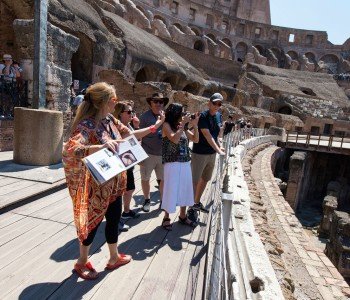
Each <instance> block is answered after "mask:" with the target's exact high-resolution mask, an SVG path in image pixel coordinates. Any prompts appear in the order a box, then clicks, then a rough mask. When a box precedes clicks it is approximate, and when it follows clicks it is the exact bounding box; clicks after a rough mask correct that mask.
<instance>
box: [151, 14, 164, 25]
mask: <svg viewBox="0 0 350 300" xmlns="http://www.w3.org/2000/svg"><path fill="white" fill-rule="evenodd" d="M153 19H154V20H161V21H162V22H163V23H164V24H166V21H165V19H164V18H163V17H162V16H160V15H155V16H154V17H153Z"/></svg>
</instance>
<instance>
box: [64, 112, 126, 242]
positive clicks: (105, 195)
mask: <svg viewBox="0 0 350 300" xmlns="http://www.w3.org/2000/svg"><path fill="white" fill-rule="evenodd" d="M128 135H130V129H129V128H128V127H126V126H125V125H123V124H122V123H121V122H120V121H118V120H117V119H115V118H114V117H113V116H112V115H108V116H107V117H106V118H105V119H103V120H101V122H100V123H99V124H98V125H97V126H96V122H95V120H94V119H93V118H89V119H84V120H82V121H81V122H80V123H79V124H78V126H77V128H76V129H75V130H74V132H72V134H71V135H70V138H69V140H68V141H67V143H65V145H64V147H63V154H62V155H63V159H62V160H63V166H64V171H65V174H66V181H67V185H68V189H69V193H70V196H71V198H72V201H73V210H74V222H75V225H76V228H77V234H78V238H79V240H80V241H83V240H85V239H86V238H87V236H88V234H89V232H91V231H92V230H93V229H94V228H95V227H96V226H97V225H98V224H99V223H100V222H101V221H102V220H103V218H104V215H105V213H106V211H107V208H108V205H109V204H110V203H111V202H113V201H115V200H116V198H117V197H119V196H122V195H123V193H124V191H125V188H126V172H122V173H120V174H118V175H117V176H116V177H115V178H113V179H112V180H110V181H108V182H107V183H105V184H104V185H102V186H100V185H98V184H97V183H96V182H95V180H94V179H93V177H92V176H91V174H90V173H89V171H88V170H87V169H86V167H85V165H84V163H83V161H82V158H84V157H86V156H87V155H88V149H89V146H91V145H99V144H104V143H106V142H107V141H109V140H111V139H122V138H125V137H126V136H128Z"/></svg>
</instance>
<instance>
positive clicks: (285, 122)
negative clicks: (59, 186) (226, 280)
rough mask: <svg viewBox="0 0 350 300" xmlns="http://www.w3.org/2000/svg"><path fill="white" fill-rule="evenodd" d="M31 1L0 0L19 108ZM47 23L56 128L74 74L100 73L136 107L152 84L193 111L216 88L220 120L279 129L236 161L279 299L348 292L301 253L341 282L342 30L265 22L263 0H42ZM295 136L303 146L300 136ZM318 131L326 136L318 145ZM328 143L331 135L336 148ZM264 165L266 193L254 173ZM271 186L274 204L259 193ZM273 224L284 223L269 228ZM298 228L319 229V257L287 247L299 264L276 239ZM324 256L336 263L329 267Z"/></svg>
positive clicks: (346, 192)
mask: <svg viewBox="0 0 350 300" xmlns="http://www.w3.org/2000/svg"><path fill="white" fill-rule="evenodd" d="M33 3H34V1H33V0H16V1H13V0H0V19H1V23H0V55H1V56H2V55H3V54H6V53H11V54H12V55H13V57H15V58H16V60H17V61H18V62H19V63H20V66H21V67H22V69H23V72H22V79H23V82H25V83H26V87H27V90H26V92H27V94H26V101H27V103H26V105H21V106H27V107H28V106H29V107H30V104H31V103H32V84H33V75H32V71H33V59H34V52H33V47H34V33H33V18H34V8H33ZM48 22H49V25H48V34H47V40H48V47H47V50H48V57H47V70H46V72H47V73H46V76H47V87H46V107H47V108H48V109H51V110H57V111H61V112H62V113H63V118H64V126H65V127H64V132H65V133H67V130H68V127H69V125H70V123H71V120H72V112H71V105H70V90H69V88H70V85H71V84H72V82H75V83H76V86H77V88H76V90H79V89H81V88H83V87H86V86H87V84H89V83H93V82H97V81H100V80H103V81H106V82H109V83H112V84H114V86H115V87H116V89H117V93H118V96H119V97H120V98H121V99H127V100H133V101H134V102H135V109H136V111H137V112H141V111H144V110H145V108H146V107H147V104H146V101H145V99H146V98H147V97H149V96H150V95H151V94H153V93H154V92H156V91H164V92H166V93H167V94H168V95H169V97H170V101H171V102H180V103H182V104H185V105H187V107H188V109H189V110H191V111H196V110H203V109H204V108H205V105H206V101H207V98H208V97H209V96H210V95H211V94H212V93H214V92H220V93H221V94H222V95H223V98H224V106H223V109H222V111H223V116H224V118H226V117H227V115H228V114H231V115H232V116H233V117H234V119H235V120H237V119H239V118H241V117H245V118H246V119H250V120H251V122H252V124H253V127H254V128H260V129H269V128H270V129H271V131H270V134H271V135H279V136H280V137H281V141H280V143H279V144H278V146H280V147H281V148H277V147H276V148H273V147H272V148H271V147H270V148H267V149H265V148H266V147H267V146H266V145H265V146H266V147H265V146H264V147H261V148H259V151H256V150H252V151H253V152H252V153H250V152H249V155H248V158H244V160H245V162H244V163H243V165H244V167H243V169H244V174H245V175H246V176H247V178H248V179H247V180H248V187H249V192H250V194H251V198H252V199H253V200H252V201H253V202H254V203H253V205H252V207H251V210H252V211H253V212H257V217H256V219H254V223H255V225H256V226H257V227H258V226H259V225H261V226H262V227H261V228H259V229H258V231H259V234H260V238H261V239H262V241H263V243H264V246H265V250H266V252H267V253H268V255H269V258H270V260H271V261H272V262H273V263H272V265H273V267H274V270H275V272H276V274H278V276H277V277H278V279H281V282H282V284H281V285H282V286H283V292H284V297H286V299H287V298H288V299H298V296H299V297H304V296H305V295H306V296H305V297H309V298H305V299H320V298H317V295H316V296H315V295H313V294H312V292H311V291H312V290H313V289H315V290H316V289H317V290H318V292H319V293H320V294H322V296H323V299H327V297H326V296H327V295H328V294H327V293H328V292H329V290H332V291H333V294H334V295H335V296H334V297H335V298H334V299H345V298H341V297H350V296H349V295H350V289H349V287H348V286H347V285H346V284H345V283H344V282H343V281H342V282H341V284H343V286H340V287H339V286H338V287H334V289H333V286H331V287H330V286H327V284H331V279H329V282H328V281H327V280H326V279H327V278H330V277H331V276H333V275H334V274H336V275H334V276H335V277H336V276H338V277H339V276H340V275H338V274H339V273H336V271H334V274H333V275H332V274H331V275H329V273H330V271H329V272H328V270H326V269H325V268H324V266H323V265H319V266H317V265H316V266H312V265H310V266H309V265H307V263H306V262H305V261H304V260H302V259H306V260H314V261H316V262H320V264H321V261H322V263H324V264H325V265H326V266H327V267H330V268H332V270H333V269H335V268H336V269H337V270H338V271H339V272H340V273H341V275H342V276H343V277H344V278H345V279H346V280H347V282H349V280H350V262H349V261H350V250H349V249H350V235H349V232H350V227H349V226H350V218H349V213H350V150H349V148H346V147H345V146H344V147H343V145H345V144H346V143H349V138H350V39H348V40H347V41H346V42H345V43H344V44H343V45H333V44H332V43H331V42H330V41H328V36H327V32H324V31H314V30H308V29H295V28H285V27H280V26H274V25H273V24H271V16H270V3H269V1H268V0H264V1H258V0H251V1H245V0H232V1H225V0H220V1H213V0H210V1H179V0H176V1H175V0H174V1H173V0H169V1H159V0H120V1H119V0H74V1H71V0H50V1H49V11H48ZM1 99H3V98H1ZM1 101H4V100H1ZM6 109H7V106H6V104H4V102H2V103H1V107H0V110H1V118H0V151H7V150H12V149H13V124H14V120H13V115H11V114H9V116H10V117H6V116H7V115H6V116H5V111H6ZM299 135H300V136H302V137H303V139H304V140H305V141H304V140H303V142H302V143H304V144H303V145H304V146H305V147H304V146H301V143H300V144H298V138H299V139H300V137H299ZM304 135H305V138H304ZM324 137H327V143H328V144H327V143H326V142H325V143H326V144H325V145H323V144H322V141H324V140H325V138H324ZM288 138H289V139H290V138H292V140H288ZM293 139H294V140H293ZM330 139H331V140H330ZM312 140H314V141H316V144H315V145H314V146H312V142H310V141H312ZM333 141H335V142H337V143H339V145H337V146H336V147H335V146H334V147H333V144H332V142H333ZM317 142H318V143H317ZM309 146H310V147H309ZM248 150H249V151H250V148H249V149H248ZM248 150H247V151H248ZM254 151H255V152H254ZM265 156H266V157H265ZM263 157H265V158H263ZM249 159H250V160H249ZM246 160H247V161H248V162H247V161H246ZM255 160H256V164H258V163H261V165H264V163H265V165H266V161H269V162H270V169H269V170H267V169H266V170H265V169H264V170H265V171H266V172H267V173H263V171H262V170H259V165H254V166H252V167H250V163H251V162H253V161H254V163H255ZM271 170H272V171H271ZM271 172H272V173H273V176H272V173H271ZM270 173H271V174H270ZM242 174H243V171H242ZM264 174H265V175H266V174H268V176H267V175H266V176H267V177H268V178H269V179H270V181H271V183H269V187H270V188H271V190H274V191H275V193H272V194H271V191H269V189H268V188H267V186H266V182H264V183H261V182H259V180H261V178H262V177H263V176H265V175H264ZM264 184H265V185H264ZM277 185H279V189H278V187H277ZM264 193H265V194H264ZM276 193H278V197H277V196H276V195H277V194H276ZM272 196H276V199H274V200H273V201H275V200H276V201H280V202H279V203H282V204H280V205H281V207H279V208H278V207H277V204H276V206H274V207H273V205H274V204H271V203H272V202H271V203H270V202H269V201H268V200H266V199H268V198H269V197H272ZM266 207H267V208H266ZM271 207H273V210H272V209H271ZM269 209H270V211H269ZM279 210H280V211H279ZM267 214H270V215H273V216H274V220H275V222H276V224H275V225H274V224H272V223H271V220H268V219H267V217H266V215H267ZM277 222H280V223H281V224H283V225H281V227H283V230H284V231H282V229H276V227H278V226H279V225H278V224H279V223H278V224H277ZM283 222H285V223H283ZM287 223H288V224H287ZM286 224H287V225H288V226H290V228H289V227H288V228H287V225H286ZM300 224H301V225H300ZM303 227H304V228H307V229H308V230H309V231H307V232H311V233H310V234H311V235H313V238H315V236H316V235H317V233H316V232H317V231H318V234H319V236H320V237H322V238H324V239H326V240H324V241H323V242H324V243H323V244H322V243H321V242H319V246H320V247H321V248H322V247H323V248H322V249H323V250H325V252H324V253H325V255H324V254H323V253H322V252H321V254H320V253H318V254H320V255H319V256H317V257H316V258H315V257H313V254H310V253H309V252H310V251H312V250H310V251H309V250H307V245H306V246H305V247H306V248H305V247H304V248H305V249H306V250H305V249H304V248H302V247H296V250H295V251H294V250H293V251H292V250H290V255H292V256H293V255H297V254H298V255H299V256H300V257H302V259H300V260H298V264H299V263H300V264H301V265H302V264H303V263H304V265H306V267H305V266H304V265H303V266H301V269H299V270H298V269H296V268H295V266H291V264H292V263H291V260H288V259H287V258H284V254H283V253H284V252H285V251H286V249H285V247H284V246H283V239H284V237H282V238H280V239H279V237H280V236H281V235H283V234H286V235H289V234H291V236H292V237H294V238H295V239H294V242H295V244H298V245H299V246H300V243H301V242H300V241H303V240H306V236H307V235H306V234H305V233H304V231H303V230H304V229H303ZM269 230H271V231H272V232H273V234H271V235H269V233H268V232H269ZM312 231H313V233H312ZM293 234H294V235H295V236H293ZM297 238H300V239H299V240H297ZM306 243H307V241H305V244H306ZM317 243H318V242H317ZM317 243H316V244H317ZM292 244H293V243H292ZM286 245H288V243H286ZM293 249H294V248H293ZM305 256H306V257H305ZM326 256H327V257H328V258H329V260H330V261H331V263H332V264H333V265H331V266H329V265H327V264H330V262H329V260H328V259H327V257H326ZM320 257H321V258H320ZM314 258H315V259H314ZM284 259H285V261H284V263H279V262H280V261H283V260H284ZM325 261H326V263H325ZM278 265H280V266H282V267H279V266H278ZM314 267H315V268H314ZM281 268H282V270H281ZM306 269H307V271H308V272H309V273H310V276H311V277H312V280H313V281H312V280H311V279H310V278H311V277H310V278H309V277H305V278H304V279H305V281H307V280H310V282H311V283H310V284H309V285H308V286H307V287H306V288H305V290H303V291H302V289H303V288H304V287H302V288H300V286H297V285H298V284H299V285H302V284H304V283H302V282H301V281H300V279H298V278H297V277H298V272H300V270H304V271H305V272H307V271H306ZM310 270H311V271H310ZM312 272H313V274H311V273H312ZM322 272H323V273H322ZM282 273H283V274H282ZM340 277H341V276H340ZM315 278H316V279H315ZM317 278H319V279H317ZM323 278H326V279H324V280H323ZM332 278H333V277H332ZM338 280H343V279H342V278H338ZM304 292H305V293H304ZM293 293H294V296H293ZM315 293H316V292H315ZM324 295H326V296H324ZM312 297H315V298H312ZM337 297H338V298H337ZM300 299H304V298H300ZM329 299H330V298H329Z"/></svg>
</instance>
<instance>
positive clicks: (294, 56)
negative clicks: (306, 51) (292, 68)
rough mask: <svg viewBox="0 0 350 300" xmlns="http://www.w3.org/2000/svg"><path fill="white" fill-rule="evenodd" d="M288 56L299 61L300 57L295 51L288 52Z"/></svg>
mask: <svg viewBox="0 0 350 300" xmlns="http://www.w3.org/2000/svg"><path fill="white" fill-rule="evenodd" d="M287 54H288V55H289V56H290V58H291V59H293V60H298V57H299V55H298V53H296V52H295V51H293V50H290V51H288V52H287Z"/></svg>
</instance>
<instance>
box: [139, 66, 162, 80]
mask: <svg viewBox="0 0 350 300" xmlns="http://www.w3.org/2000/svg"><path fill="white" fill-rule="evenodd" d="M157 75H158V69H156V68H155V67H153V66H145V67H143V68H141V69H140V70H139V71H138V72H137V73H136V76H135V81H136V82H146V81H155V80H156V79H157Z"/></svg>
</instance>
